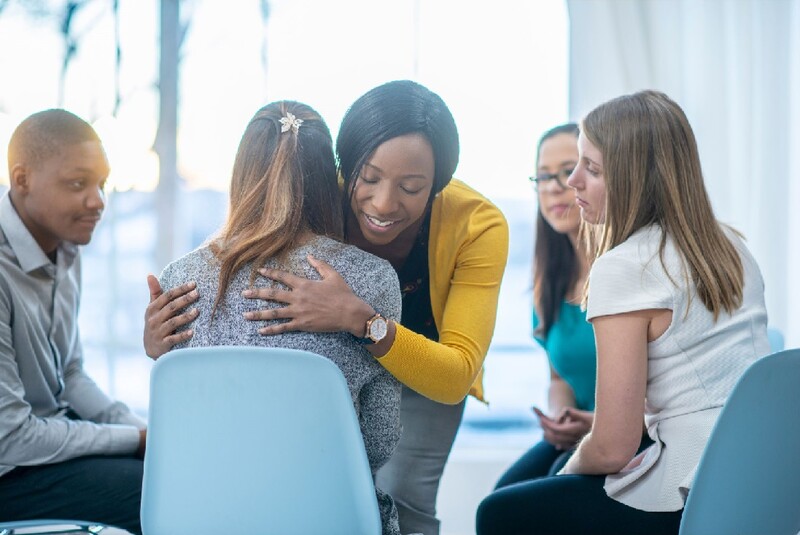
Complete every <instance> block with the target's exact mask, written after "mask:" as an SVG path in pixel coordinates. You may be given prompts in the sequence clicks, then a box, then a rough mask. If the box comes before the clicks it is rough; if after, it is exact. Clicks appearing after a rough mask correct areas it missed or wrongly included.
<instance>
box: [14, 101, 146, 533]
mask: <svg viewBox="0 0 800 535" xmlns="http://www.w3.org/2000/svg"><path fill="white" fill-rule="evenodd" d="M8 167H9V181H10V190H9V192H8V193H6V194H5V195H3V196H2V198H0V521H8V520H23V519H37V518H66V519H76V520H88V521H93V522H98V523H104V524H109V525H115V526H119V527H122V528H125V529H127V530H129V531H131V532H133V533H140V532H141V528H140V526H139V503H140V497H141V479H142V461H141V457H142V455H143V453H144V443H145V433H146V431H145V424H144V422H143V421H142V420H141V419H140V418H138V417H136V416H135V415H134V414H133V413H131V411H130V410H129V409H128V408H127V407H126V406H125V405H123V404H122V403H119V402H114V401H113V400H111V399H109V398H108V396H106V394H104V393H103V392H102V391H101V390H100V389H99V388H98V387H97V385H96V384H95V383H94V382H93V381H92V380H91V379H90V378H89V377H88V375H86V373H85V372H84V370H83V358H82V348H81V341H80V336H79V334H78V318H77V315H78V305H79V302H80V292H81V263H80V251H79V248H78V246H79V245H86V244H87V243H89V241H90V240H91V237H92V233H93V232H94V228H95V226H96V224H97V223H98V221H99V220H100V216H101V214H102V212H103V208H104V207H105V195H104V193H103V187H104V185H105V181H106V178H107V177H108V174H109V167H108V161H107V159H106V155H105V152H104V150H103V146H102V144H101V142H100V139H99V138H98V136H97V134H96V133H95V131H94V130H93V129H92V127H91V126H90V125H89V124H88V123H86V122H85V121H83V120H82V119H80V118H78V117H77V116H75V115H73V114H71V113H69V112H67V111H64V110H55V109H54V110H46V111H42V112H39V113H36V114H33V115H31V116H30V117H28V118H27V119H25V120H24V121H23V122H22V123H21V124H20V125H19V126H18V127H17V129H16V130H15V131H14V134H13V135H12V137H11V141H10V143H9V148H8Z"/></svg>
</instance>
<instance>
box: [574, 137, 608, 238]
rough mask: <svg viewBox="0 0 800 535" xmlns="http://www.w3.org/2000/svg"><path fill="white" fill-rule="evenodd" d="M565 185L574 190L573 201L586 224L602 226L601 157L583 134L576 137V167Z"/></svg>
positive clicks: (603, 206)
mask: <svg viewBox="0 0 800 535" xmlns="http://www.w3.org/2000/svg"><path fill="white" fill-rule="evenodd" d="M567 184H568V185H569V186H570V187H572V188H574V189H575V201H576V203H577V205H578V206H579V207H580V209H581V217H582V218H583V220H584V221H586V222H587V223H592V224H602V223H605V219H606V182H605V176H604V174H603V155H602V154H600V150H599V149H598V148H597V147H595V146H594V145H593V144H592V142H591V141H589V140H588V139H586V137H585V136H584V135H583V132H581V134H580V135H579V136H578V166H577V167H575V170H574V171H573V172H572V175H570V177H569V180H567Z"/></svg>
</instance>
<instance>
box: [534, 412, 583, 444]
mask: <svg viewBox="0 0 800 535" xmlns="http://www.w3.org/2000/svg"><path fill="white" fill-rule="evenodd" d="M540 421H541V424H542V429H543V430H544V435H545V439H546V440H547V441H548V442H550V443H551V444H553V445H554V446H555V447H556V448H558V449H560V450H568V449H571V448H574V447H575V445H576V444H577V443H578V441H579V440H580V439H582V438H583V437H584V436H585V435H586V433H588V432H589V431H590V430H591V429H592V422H593V421H594V413H593V412H590V411H582V410H578V409H576V408H574V407H567V408H564V409H563V410H562V411H561V413H560V414H558V415H556V417H555V418H553V419H550V420H540Z"/></svg>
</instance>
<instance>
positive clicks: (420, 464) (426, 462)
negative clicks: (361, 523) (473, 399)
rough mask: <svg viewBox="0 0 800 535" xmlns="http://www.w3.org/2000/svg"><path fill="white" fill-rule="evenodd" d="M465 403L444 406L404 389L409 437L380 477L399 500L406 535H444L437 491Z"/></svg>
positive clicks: (403, 408)
mask: <svg viewBox="0 0 800 535" xmlns="http://www.w3.org/2000/svg"><path fill="white" fill-rule="evenodd" d="M465 404H466V401H462V402H461V403H459V404H458V405H444V404H442V403H437V402H435V401H431V400H430V399H428V398H426V397H424V396H422V395H420V394H417V393H416V392H414V391H413V390H411V389H410V388H407V387H405V386H404V387H403V394H402V401H401V404H400V419H401V421H402V423H403V435H402V437H401V438H400V443H399V444H398V445H397V449H396V450H395V452H394V454H393V455H392V458H391V459H389V462H388V463H386V464H385V465H384V466H383V467H382V468H381V469H380V470H379V471H378V474H377V477H376V485H377V486H378V487H379V488H381V489H382V490H384V491H386V492H388V493H389V494H391V495H392V498H394V502H395V505H396V506H397V512H398V514H399V516H400V532H401V533H403V535H407V534H409V533H422V534H423V535H438V534H439V520H438V519H437V518H436V495H437V493H438V491H439V480H440V479H441V477H442V472H443V471H444V465H445V463H446V462H447V457H448V456H449V455H450V449H451V448H452V447H453V441H454V440H455V437H456V433H457V432H458V427H459V425H461V417H462V416H463V415H464V406H465Z"/></svg>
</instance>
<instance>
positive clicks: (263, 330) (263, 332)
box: [258, 329, 267, 334]
mask: <svg viewBox="0 0 800 535" xmlns="http://www.w3.org/2000/svg"><path fill="white" fill-rule="evenodd" d="M258 334H267V330H266V329H259V330H258Z"/></svg>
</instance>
